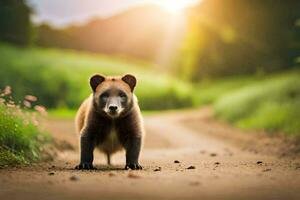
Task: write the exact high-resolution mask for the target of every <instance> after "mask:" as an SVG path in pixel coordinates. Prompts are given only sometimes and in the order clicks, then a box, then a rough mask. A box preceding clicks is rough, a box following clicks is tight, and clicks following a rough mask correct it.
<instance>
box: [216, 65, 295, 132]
mask: <svg viewBox="0 0 300 200" xmlns="http://www.w3.org/2000/svg"><path fill="white" fill-rule="evenodd" d="M299 106H300V72H299V71H292V72H289V73H285V74H282V75H276V76H270V77H269V78H268V79H265V80H262V81H259V82H257V83H255V84H252V85H249V86H246V87H242V88H240V89H237V90H235V91H233V92H230V93H227V94H226V95H224V96H222V97H221V98H219V100H218V101H217V102H216V103H215V105H214V108H215V113H216V116H217V117H219V118H221V119H223V120H226V121H228V122H231V123H234V124H236V125H237V126H238V127H241V128H245V129H263V130H266V131H271V132H274V131H276V132H278V131H282V132H286V133H290V134H299V133H300V122H299V118H300V111H299Z"/></svg>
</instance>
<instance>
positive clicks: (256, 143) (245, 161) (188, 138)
mask: <svg viewBox="0 0 300 200" xmlns="http://www.w3.org/2000/svg"><path fill="white" fill-rule="evenodd" d="M209 113H210V112H209V111H208V110H201V111H199V110H195V111H180V112H169V113H165V114H156V115H151V116H148V117H146V118H145V124H146V130H147V138H146V142H145V147H144V151H143V152H142V156H141V164H142V165H143V166H144V170H143V171H125V170H123V167H124V153H123V152H121V153H119V154H117V155H115V156H113V158H112V163H113V166H112V167H107V166H106V165H105V159H104V158H105V156H104V155H102V154H100V153H97V154H96V155H95V164H96V167H97V168H98V170H95V171H76V170H73V168H74V166H75V164H77V163H78V147H77V142H78V141H77V137H76V135H75V132H74V127H73V121H71V120H47V122H46V123H45V127H46V129H47V130H49V131H50V132H51V133H52V134H53V136H54V138H55V139H56V141H57V144H58V145H57V147H58V148H59V149H60V150H59V151H58V153H57V156H56V158H55V160H54V161H53V162H48V163H42V164H39V165H37V166H33V167H27V168H17V169H8V170H7V169H5V170H0V199H1V200H2V199H3V200H4V199H6V200H13V199H23V200H25V199H31V200H32V199H39V200H40V199H55V200H59V199H74V200H75V199H82V200H86V199H239V200H240V199H264V200H265V199H300V159H299V157H298V158H297V156H294V157H293V156H286V154H282V155H281V157H278V156H275V155H274V154H275V153H276V154H277V155H279V154H278V153H279V152H278V150H277V151H275V150H274V149H278V148H277V144H278V145H280V142H279V143H277V142H278V141H280V140H281V139H276V138H275V139H269V138H267V137H265V136H263V135H256V134H255V135H253V134H249V133H248V134H247V133H240V132H239V131H237V130H235V129H232V128H230V127H227V126H225V125H222V124H219V123H215V122H214V121H213V120H211V118H210V116H209V115H210V114H209ZM273 150H274V151H273ZM175 160H176V162H177V161H179V163H175V162H174V161H175Z"/></svg>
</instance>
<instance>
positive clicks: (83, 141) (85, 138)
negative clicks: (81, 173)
mask: <svg viewBox="0 0 300 200" xmlns="http://www.w3.org/2000/svg"><path fill="white" fill-rule="evenodd" d="M94 148H95V141H94V139H93V137H92V136H91V135H90V134H88V133H83V134H82V135H81V137H80V164H79V165H77V166H76V167H75V169H95V168H94V167H93V160H94Z"/></svg>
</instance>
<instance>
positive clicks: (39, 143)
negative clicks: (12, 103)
mask: <svg viewBox="0 0 300 200" xmlns="http://www.w3.org/2000/svg"><path fill="white" fill-rule="evenodd" d="M17 111H18V110H17V109H15V108H7V107H6V106H4V104H0V168H3V167H6V166H15V165H20V164H30V163H32V162H35V161H38V160H39V159H40V157H41V149H42V148H43V144H45V143H46V142H47V141H49V139H50V138H49V136H48V135H47V134H45V133H42V132H40V131H39V130H38V128H37V127H36V126H35V125H33V123H32V122H31V121H30V120H29V119H28V118H29V117H30V114H29V113H27V114H26V115H24V114H23V115H20V114H19V112H17Z"/></svg>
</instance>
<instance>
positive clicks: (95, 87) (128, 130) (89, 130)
mask: <svg viewBox="0 0 300 200" xmlns="http://www.w3.org/2000/svg"><path fill="white" fill-rule="evenodd" d="M136 82H137V81H136V78H135V77H134V76H133V75H130V74H127V75H124V76H122V77H105V76H103V75H99V74H96V75H94V76H92V77H91V78H90V86H91V88H92V91H93V93H92V94H91V95H90V97H88V98H87V99H86V100H84V102H83V103H82V104H81V106H80V108H79V110H78V112H77V115H76V120H75V124H76V129H77V132H78V133H79V135H80V163H79V165H77V166H76V169H94V167H93V159H94V156H93V152H94V149H95V148H97V149H99V150H100V151H102V152H103V153H105V154H106V156H107V163H108V164H110V157H111V155H112V154H113V153H115V152H117V151H119V150H122V149H125V152H126V165H125V169H133V170H137V169H142V166H141V165H140V164H139V155H140V151H141V148H142V143H143V137H144V126H143V120H142V116H141V111H140V108H139V106H138V102H137V97H136V96H135V95H134V93H133V91H134V88H135V86H136Z"/></svg>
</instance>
